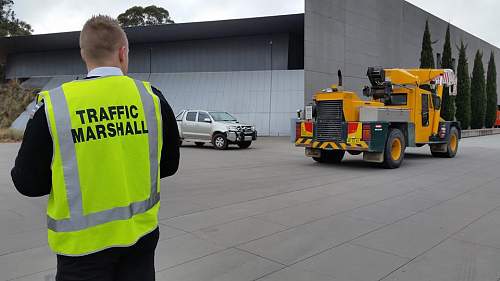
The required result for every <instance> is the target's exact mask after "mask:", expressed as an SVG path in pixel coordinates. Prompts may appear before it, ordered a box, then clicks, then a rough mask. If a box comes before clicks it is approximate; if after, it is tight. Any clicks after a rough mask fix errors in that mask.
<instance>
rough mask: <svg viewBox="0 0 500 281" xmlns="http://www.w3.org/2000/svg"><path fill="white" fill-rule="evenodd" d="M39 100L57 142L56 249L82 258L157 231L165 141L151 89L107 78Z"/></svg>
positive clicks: (51, 225) (51, 236)
mask: <svg viewBox="0 0 500 281" xmlns="http://www.w3.org/2000/svg"><path fill="white" fill-rule="evenodd" d="M40 96H41V98H42V99H43V100H44V104H45V114H46V117H47V121H48V124H49V128H50V132H51V135H52V141H53V143H54V154H53V160H52V167H51V168H52V191H51V193H50V196H49V201H48V207H47V225H48V241H49V246H50V247H51V249H52V250H53V251H54V252H55V253H58V254H62V255H68V256H81V255H86V254H90V253H94V252H98V251H100V250H103V249H106V248H110V247H120V246H121V247H123V246H130V245H133V244H134V243H136V242H137V240H138V239H139V238H141V237H142V236H144V235H145V234H147V233H150V232H151V231H153V230H154V229H156V227H157V226H158V210H159V207H160V172H159V165H160V152H161V147H162V141H163V140H162V120H161V111H160V101H159V98H158V97H157V96H156V95H155V94H154V93H153V92H152V90H151V86H150V85H149V83H147V82H142V81H136V80H133V79H131V78H129V77H126V76H107V77H101V78H96V79H88V80H80V81H73V82H69V83H65V84H63V85H62V86H61V87H59V88H56V89H53V90H50V91H45V92H42V93H40Z"/></svg>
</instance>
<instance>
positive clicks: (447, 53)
mask: <svg viewBox="0 0 500 281" xmlns="http://www.w3.org/2000/svg"><path fill="white" fill-rule="evenodd" d="M441 68H447V69H453V61H452V57H451V43H450V25H449V24H448V28H447V29H446V36H445V40H444V49H443V58H442V63H441ZM454 70H455V69H453V71H454ZM441 117H442V118H443V119H444V120H447V121H453V120H454V119H455V97H453V96H450V88H449V87H445V88H444V89H443V108H442V109H441Z"/></svg>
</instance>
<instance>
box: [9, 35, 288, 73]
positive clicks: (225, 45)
mask: <svg viewBox="0 0 500 281" xmlns="http://www.w3.org/2000/svg"><path fill="white" fill-rule="evenodd" d="M288 49H289V35H288V34H269V35H255V36H247V37H229V38H216V39H208V40H191V41H179V42H169V43H154V44H153V43H152V44H137V45H131V46H130V68H129V70H130V72H131V73H149V72H150V71H151V72H153V73H178V72H218V71H254V70H271V69H273V70H286V69H288V59H289V58H288V55H289V54H288ZM271 58H272V61H273V63H272V66H271ZM84 73H86V69H85V66H84V64H83V62H82V60H81V58H80V51H79V49H67V50H55V51H47V52H33V53H19V54H11V55H9V56H8V58H7V70H6V76H7V78H28V77H36V76H60V75H79V74H84Z"/></svg>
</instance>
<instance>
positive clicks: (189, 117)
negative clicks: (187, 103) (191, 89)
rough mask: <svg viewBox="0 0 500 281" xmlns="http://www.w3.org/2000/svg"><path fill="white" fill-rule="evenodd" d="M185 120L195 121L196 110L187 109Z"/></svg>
mask: <svg viewBox="0 0 500 281" xmlns="http://www.w3.org/2000/svg"><path fill="white" fill-rule="evenodd" d="M186 121H192V122H194V121H196V111H189V112H188V113H187V116H186Z"/></svg>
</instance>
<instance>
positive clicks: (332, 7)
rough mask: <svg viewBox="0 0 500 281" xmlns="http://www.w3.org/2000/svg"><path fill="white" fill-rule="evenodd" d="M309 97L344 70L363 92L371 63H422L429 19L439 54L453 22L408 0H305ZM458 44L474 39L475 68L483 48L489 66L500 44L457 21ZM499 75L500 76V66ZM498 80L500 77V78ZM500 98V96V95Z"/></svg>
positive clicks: (346, 77) (346, 84) (403, 65)
mask: <svg viewBox="0 0 500 281" xmlns="http://www.w3.org/2000/svg"><path fill="white" fill-rule="evenodd" d="M305 5H306V6H305V9H306V15H305V35H304V36H305V58H304V60H305V61H304V69H305V83H304V86H305V102H306V103H308V102H309V101H310V100H311V98H312V95H313V94H314V92H315V91H316V90H318V89H321V88H325V87H328V86H329V85H331V84H336V83H337V70H338V69H341V70H342V72H343V74H344V88H346V89H350V90H354V91H356V92H358V93H360V92H361V90H362V87H363V86H364V85H367V84H369V82H368V79H367V78H366V70H367V67H369V66H382V67H401V68H412V67H418V66H419V65H420V61H419V59H420V50H421V45H422V36H423V32H424V27H425V20H426V19H428V20H429V27H430V30H431V36H432V40H433V41H435V40H438V42H437V43H436V44H434V45H433V49H434V54H435V55H436V53H442V51H443V45H444V36H445V32H446V26H447V23H446V22H445V21H443V20H442V19H439V18H437V17H435V16H433V15H431V14H429V13H427V12H425V11H423V10H422V9H420V8H418V7H415V6H413V5H412V4H409V3H407V2H406V1H403V0H305ZM450 31H451V40H452V46H453V48H452V49H453V50H452V52H453V58H455V59H456V60H457V61H458V50H457V49H456V48H455V45H459V44H460V40H461V39H463V40H464V42H465V44H467V45H468V49H467V50H468V54H467V55H468V61H469V71H470V72H472V67H473V62H474V56H475V53H476V51H477V50H478V49H479V50H481V51H482V52H484V55H483V63H484V67H485V70H486V66H487V63H488V59H489V55H490V52H491V51H493V52H494V54H495V56H496V57H497V58H499V57H500V49H498V48H497V47H495V46H493V45H491V44H489V43H487V42H485V41H483V40H481V39H479V38H477V37H475V36H473V35H471V34H469V33H467V32H465V31H463V30H461V29H459V28H457V27H455V26H451V29H450ZM498 73H499V76H500V72H498ZM497 81H498V78H497ZM499 101H500V99H499Z"/></svg>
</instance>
